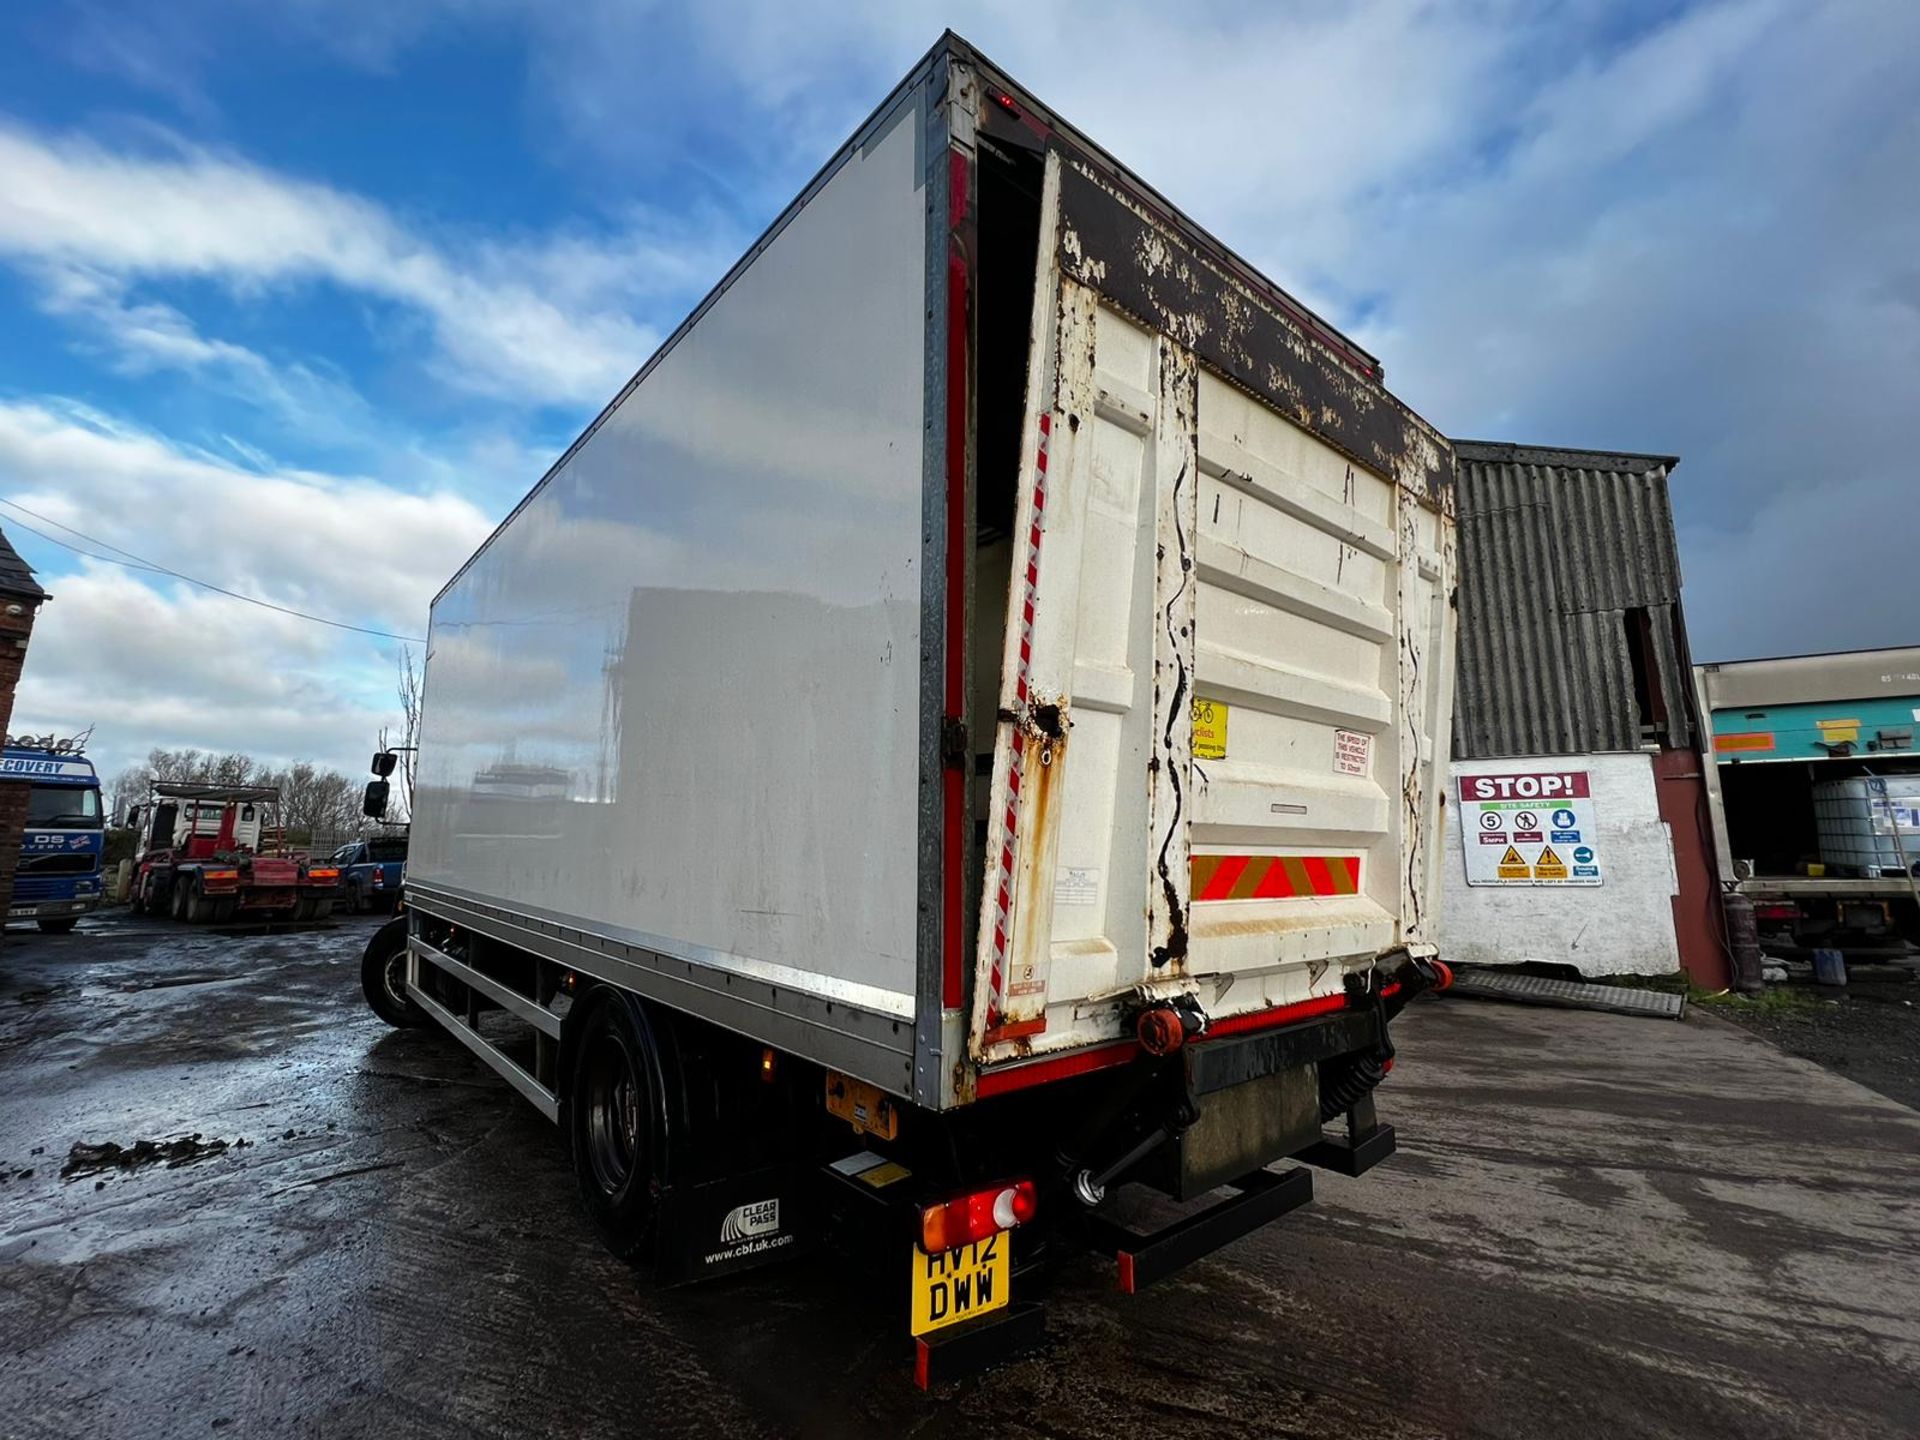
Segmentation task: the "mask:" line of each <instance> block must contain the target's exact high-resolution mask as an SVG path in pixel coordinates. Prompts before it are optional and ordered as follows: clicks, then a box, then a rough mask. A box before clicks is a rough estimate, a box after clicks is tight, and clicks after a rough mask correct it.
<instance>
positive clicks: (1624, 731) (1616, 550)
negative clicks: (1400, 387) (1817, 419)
mask: <svg viewBox="0 0 1920 1440" xmlns="http://www.w3.org/2000/svg"><path fill="white" fill-rule="evenodd" d="M1453 446H1454V452H1455V457H1456V460H1457V464H1458V469H1457V480H1456V483H1457V486H1458V499H1459V514H1460V666H1459V678H1458V683H1457V685H1456V688H1455V691H1454V716H1453V753H1454V755H1455V757H1456V758H1459V759H1469V760H1481V759H1494V758H1498V757H1501V756H1509V755H1578V754H1585V753H1588V752H1591V751H1604V750H1637V749H1639V748H1641V747H1642V746H1643V745H1648V744H1661V745H1670V746H1676V747H1678V746H1687V745H1691V744H1692V743H1693V730H1692V725H1691V724H1690V722H1689V719H1688V713H1689V712H1688V704H1687V699H1686V696H1687V690H1686V685H1687V676H1688V670H1687V661H1686V639H1685V628H1684V626H1683V624H1682V620H1681V610H1680V557H1679V551H1678V548H1677V546H1676V545H1675V542H1674V533H1673V507H1672V504H1671V502H1670V500H1669V498H1668V494H1667V475H1668V472H1669V471H1671V470H1672V469H1673V468H1674V466H1676V465H1678V464H1679V463H1680V462H1679V460H1678V459H1677V458H1676V457H1675V456H1671V455H1639V454H1630V453H1624V452H1619V451H1595V450H1563V449H1555V448H1551V447H1546V446H1533V445H1508V444H1497V443H1492V442H1487V441H1478V440H1456V441H1454V442H1453Z"/></svg>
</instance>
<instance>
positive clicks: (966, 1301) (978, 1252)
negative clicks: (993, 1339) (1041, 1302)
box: [913, 1234, 1013, 1335]
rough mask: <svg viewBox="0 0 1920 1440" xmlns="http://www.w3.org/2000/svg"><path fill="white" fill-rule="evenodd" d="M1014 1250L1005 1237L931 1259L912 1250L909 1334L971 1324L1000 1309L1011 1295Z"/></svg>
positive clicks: (931, 1256)
mask: <svg viewBox="0 0 1920 1440" xmlns="http://www.w3.org/2000/svg"><path fill="white" fill-rule="evenodd" d="M1011 1248H1012V1247H1011V1246H1010V1245H1009V1244H1008V1243H1007V1236H1006V1235H1005V1234H1000V1235H995V1236H993V1237H991V1238H990V1239H986V1240H981V1241H979V1242H977V1243H976V1244H973V1245H962V1246H961V1247H960V1248H959V1249H957V1250H944V1251H942V1252H941V1253H940V1254H938V1255H929V1254H927V1252H926V1251H924V1250H922V1249H921V1248H920V1247H919V1246H918V1245H916V1246H914V1247H913V1333H914V1334H916V1335H925V1334H926V1333H927V1332H928V1331H929V1330H938V1329H940V1328H941V1327H942V1326H946V1325H953V1324H957V1323H958V1322H960V1321H962V1320H971V1319H973V1317H974V1316H976V1315H985V1314H987V1313H988V1312H989V1311H992V1310H998V1309H1000V1308H1001V1307H1002V1306H1004V1305H1005V1304H1006V1303H1007V1301H1008V1299H1009V1298H1010V1297H1011V1295H1012V1290H1013V1280H1012V1276H1013V1267H1012V1265H1011V1263H1010V1262H1009V1260H1008V1252H1009V1250H1010V1249H1011Z"/></svg>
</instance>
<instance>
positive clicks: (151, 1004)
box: [0, 922, 1920, 1440]
mask: <svg viewBox="0 0 1920 1440" xmlns="http://www.w3.org/2000/svg"><path fill="white" fill-rule="evenodd" d="M368 928H370V922H349V923H347V924H344V925H342V926H341V927H340V928H338V929H337V930H334V931H332V932H330V933H320V934H308V935H301V936H286V937H258V938H220V937H210V936H204V935H197V934H193V935H190V934H187V933H183V932H182V931H180V930H178V929H174V928H171V927H168V926H165V925H159V924H148V925H144V926H135V925H130V924H124V923H118V924H106V925H98V926H91V925H90V926H88V927H85V928H83V930H82V931H81V932H79V933H77V934H75V935H73V936H71V937H64V938H55V937H42V936H39V935H36V934H33V933H32V932H27V933H25V934H22V933H20V932H10V934H9V935H8V937H7V944H6V947H5V948H4V950H0V1166H4V1168H5V1172H6V1175H7V1177H8V1178H7V1179H6V1181H5V1183H4V1184H0V1436H5V1437H40V1436H49V1437H51V1436H60V1437H66V1436H71V1435H80V1434H84V1435H90V1436H161V1435H165V1436H171V1435H181V1436H206V1435H315V1436H360V1435H366V1436H380V1437H383V1440H391V1437H405V1436H456V1435H458V1436H466V1435H482V1436H501V1437H506V1436H588V1435H595V1436H598V1435H615V1434H726V1435H818V1436H836V1437H837V1436H854V1435H874V1436H895V1435H903V1434H915V1435H920V1436H929V1437H944V1436H960V1435H991V1436H995V1437H1018V1436H1044V1437H1076V1436H1090V1437H1092V1436H1097V1437H1102V1440H1111V1437H1113V1436H1116V1435H1132V1434H1138V1433H1145V1432H1149V1431H1152V1430H1156V1429H1158V1430H1168V1429H1175V1430H1179V1431H1181V1432H1183V1433H1194V1434H1206V1435H1209V1436H1274V1435H1294V1436H1331V1437H1342V1436H1353V1437H1361V1436H1364V1437H1370V1440H1372V1437H1412V1436H1456V1435H1460V1436H1467V1435H1471V1436H1525V1437H1535V1436H1540V1435H1553V1436H1555V1437H1556V1440H1570V1437H1581V1436H1596V1437H1599V1436H1605V1437H1616V1436H1674V1437H1682V1436H1684V1437H1702V1436H1750V1437H1771V1436H1779V1437H1789V1436H1791V1437H1804V1436H1814V1435H1818V1436H1848V1437H1856V1436H1911V1435H1913V1434H1915V1433H1920V1115H1916V1114H1915V1113H1914V1112H1913V1111H1912V1110H1909V1109H1907V1108H1905V1107H1903V1106H1901V1105H1899V1104H1896V1103H1894V1102H1893V1101H1891V1100H1889V1099H1887V1098H1885V1097H1883V1096H1882V1095H1879V1094H1876V1093H1874V1092H1872V1091H1870V1090H1868V1089H1865V1088H1863V1087H1862V1086H1860V1085H1857V1084H1855V1083H1853V1082H1852V1081H1850V1080H1848V1079H1846V1078H1843V1077H1841V1076H1838V1075H1835V1074H1833V1073H1831V1072H1830V1071H1828V1070H1826V1069H1823V1068H1821V1067H1819V1066H1816V1065H1814V1064H1811V1063H1809V1062H1807V1061H1804V1060H1801V1059H1798V1058H1795V1057H1793V1056H1790V1055H1787V1054H1784V1053H1782V1052H1781V1051H1780V1050H1778V1049H1776V1048H1775V1047H1774V1046H1772V1045H1771V1044H1768V1043H1766V1042H1765V1041H1763V1040H1761V1039H1759V1038H1756V1037H1755V1036H1753V1035H1751V1034H1748V1033H1744V1032H1742V1031H1741V1030H1738V1029H1736V1028H1734V1027H1732V1026H1730V1025H1728V1024H1725V1023H1723V1022H1721V1021H1718V1020H1716V1019H1713V1018H1711V1017H1707V1016H1701V1017H1700V1018H1698V1019H1693V1020H1689V1021H1687V1022H1685V1023H1679V1024H1676V1023H1673V1022H1669V1021H1653V1020H1636V1019H1627V1018H1623V1017H1617V1016H1605V1015H1589V1014H1583V1013H1575V1012H1566V1011H1548V1010H1533V1009H1525V1008H1521V1007H1513V1006H1504V1005H1497V1004H1491V1003H1486V1002H1471V1001H1462V1000H1454V1001H1439V1002H1422V1003H1421V1004H1420V1005H1418V1006H1416V1007H1415V1008H1414V1009H1413V1010H1412V1011H1411V1012H1409V1014H1408V1015H1407V1017H1405V1020H1404V1021H1403V1023H1402V1025H1401V1027H1400V1035H1401V1063H1400V1065H1399V1067H1398V1069H1397V1070H1396V1071H1395V1073H1394V1075H1393V1077H1392V1079H1391V1080H1390V1082H1389V1084H1388V1086H1387V1088H1386V1090H1385V1091H1384V1092H1383V1095H1382V1108H1383V1111H1384V1112H1385V1114H1386V1116H1387V1118H1389V1119H1391V1120H1392V1121H1394V1122H1395V1123H1396V1124H1397V1125H1398V1126H1399V1127H1400V1135H1401V1139H1402V1149H1401V1153H1400V1154H1399V1155H1397V1156H1396V1157H1395V1158H1394V1159H1393V1160H1392V1161H1391V1162H1389V1163H1388V1164H1387V1165H1385V1166H1383V1167H1382V1168H1381V1169H1380V1170H1378V1171H1375V1172H1374V1173H1373V1174H1372V1175H1369V1176H1366V1177H1364V1178H1362V1179H1359V1180H1343V1179H1340V1178H1339V1177H1334V1176H1328V1175H1325V1174H1317V1175H1316V1176H1315V1186H1316V1194H1317V1198H1316V1201H1315V1203H1314V1204H1313V1205H1312V1206H1310V1207H1309V1208H1307V1209H1306V1210H1303V1211H1300V1212H1297V1213H1296V1214H1294V1215H1292V1216H1290V1217H1288V1218H1287V1219H1285V1220H1283V1221H1281V1222H1279V1223H1278V1224H1276V1225H1273V1226H1270V1227H1268V1228H1267V1229H1266V1230H1264V1231H1262V1232H1260V1233H1259V1234H1257V1235H1255V1236H1253V1237H1250V1238H1249V1239H1247V1240H1245V1241H1242V1242H1241V1243H1239V1244H1238V1245H1236V1246H1233V1247H1231V1248H1230V1249H1228V1250H1226V1251H1223V1252H1221V1253H1220V1254H1219V1255H1217V1256H1216V1257H1214V1258H1213V1259H1212V1260H1210V1261H1208V1262H1205V1263H1203V1264H1201V1265H1199V1266H1196V1267H1195V1268H1193V1269H1191V1270H1189V1271H1187V1272H1185V1273H1184V1274H1183V1275H1181V1276H1179V1277H1177V1278H1175V1279H1174V1280H1172V1281H1169V1282H1167V1283H1166V1284H1165V1285H1163V1286H1162V1287H1158V1288H1155V1289H1153V1290H1149V1291H1147V1292H1146V1293H1144V1294H1142V1295H1140V1296H1136V1297H1132V1298H1126V1297H1122V1296H1120V1295H1119V1294H1117V1293H1116V1292H1115V1289H1114V1285H1113V1276H1112V1270H1111V1266H1110V1265H1108V1264H1104V1263H1101V1262H1097V1261H1095V1260H1093V1259H1090V1258H1089V1259H1087V1260H1085V1261H1084V1262H1074V1263H1071V1264H1069V1265H1067V1266H1066V1267H1065V1269H1064V1272H1063V1273H1062V1274H1061V1275H1060V1276H1059V1277H1058V1279H1057V1280H1056V1282H1055V1284H1054V1286H1053V1289H1052V1291H1051V1294H1050V1300H1051V1306H1050V1326H1051V1330H1050V1342H1049V1345H1048V1347H1047V1348H1046V1349H1045V1350H1044V1351H1043V1352H1042V1353H1040V1354H1038V1355H1036V1356H1034V1357H1032V1358H1030V1359H1027V1360H1024V1361H1021V1362H1020V1363H1017V1364H1013V1365H1010V1366H1008V1367H1006V1368H1004V1369H1002V1370H1000V1371H997V1372H995V1373H992V1374H989V1375H987V1376H984V1377H981V1378H979V1379H977V1380H973V1381H969V1382H967V1383H964V1384H962V1385H959V1386H956V1387H951V1388H949V1389H947V1390H944V1391H942V1392H940V1393H937V1394H935V1395H932V1396H926V1395H922V1394H921V1393H919V1392H918V1391H916V1390H915V1389H914V1388H913V1386H912V1384H911V1378H910V1373H909V1370H908V1367H907V1366H906V1365H905V1363H904V1361H903V1355H902V1349H901V1346H900V1343H899V1339H898V1337H897V1336H896V1335H894V1334H893V1333H892V1332H891V1330H890V1328H889V1327H888V1326H887V1325H886V1324H884V1323H882V1322H881V1321H880V1320H879V1319H878V1318H877V1317H876V1315H875V1313H874V1312H875V1307H874V1306H873V1304H872V1303H871V1298H870V1297H869V1296H868V1295H866V1294H865V1293H864V1292H863V1291H862V1289H861V1288H860V1286H859V1285H858V1284H857V1283H855V1282H854V1281H853V1280H852V1279H850V1278H849V1277H848V1276H847V1275H846V1274H845V1273H843V1270H842V1268H841V1267H840V1266H838V1265H837V1264H836V1263H835V1262H834V1261H833V1260H832V1259H831V1258H830V1257H821V1258H815V1259H808V1260H804V1261H799V1262H796V1263H794V1264H793V1265H792V1266H791V1267H789V1268H786V1269H781V1270H777V1271H768V1272H762V1273H761V1274H760V1275H757V1276H747V1277H741V1278H739V1279H736V1280H733V1281H729V1282H722V1283H720V1284H718V1285H714V1286H711V1287H708V1288H703V1289H692V1290H685V1291H677V1292H670V1293H662V1292H659V1291H656V1290H654V1289H652V1288H650V1287H649V1286H648V1285H647V1283H646V1281H645V1279H644V1277H642V1276H640V1275H638V1274H636V1273H635V1272H633V1271H631V1270H629V1269H627V1268H625V1267H623V1266H621V1265H619V1264H617V1263H615V1262H613V1261H612V1260H610V1259H609V1258H608V1257H606V1256H605V1254H604V1253H603V1252H602V1251H601V1250H600V1249H599V1248H598V1247H597V1246H596V1244H595V1242H594V1241H593V1240H592V1239H591V1237H590V1236H589V1234H588V1232H587V1229H586V1226H585V1224H584V1223H583V1221H582V1219H581V1217H580V1215H579V1212H578V1210H577V1207H576V1204H575V1201H574V1197H573V1193H572V1178H571V1174H570V1171H569V1168H568V1163H567V1159H566V1156H565V1155H564V1153H563V1152H562V1149H561V1147H560V1145H559V1143H558V1139H557V1137H556V1136H555V1134H554V1133H553V1132H552V1131H551V1129H550V1128H549V1127H548V1126H547V1125H546V1123H545V1122H544V1121H542V1120H541V1119H540V1118H539V1117H538V1116H537V1115H535V1114H534V1113H533V1112H532V1111H531V1110H530V1109H529V1108H528V1107H527V1106H526V1105H525V1104H524V1103H522V1102H521V1101H519V1100H518V1099H517V1097H515V1096H513V1095H512V1094H511V1093H510V1092H509V1091H508V1090H507V1089H506V1087H505V1086H504V1085H503V1084H501V1083H500V1082H499V1081H497V1080H496V1079H495V1078H494V1077H493V1076H492V1075H491V1074H490V1073H489V1072H487V1071H485V1070H484V1069H483V1068H481V1067H480V1066H479V1064H478V1063H477V1062H475V1061H474V1060H472V1059H471V1058H470V1057H469V1056H468V1055H467V1054H466V1052H464V1051H463V1050H461V1049H459V1048H458V1047H457V1046H456V1045H455V1044H454V1043H453V1042H452V1041H450V1040H448V1039H445V1038H444V1037H440V1036H437V1035H436V1034H435V1033H433V1032H430V1031H429V1032H420V1031H410V1032H394V1031H389V1030H388V1029H386V1028H385V1027H384V1026H383V1025H381V1024H380V1023H379V1022H378V1021H377V1020H375V1019H374V1018H373V1017H372V1016H371V1015H370V1014H368V1013H366V1011H365V1009H364V1006H363V1004H362V1002H361V999H360V996H359V984H358V968H357V958H358V952H359V948H360V945H361V943H362V941H363V939H364V937H365V934H366V933H367V930H368ZM196 1134H197V1135H198V1136H199V1137H200V1139H199V1140H198V1141H197V1142H194V1145H193V1146H192V1147H190V1150H189V1151H187V1152H181V1153H179V1154H177V1155H172V1156H168V1157H161V1158H158V1159H152V1158H149V1159H148V1160H146V1161H145V1162H141V1163H131V1164H125V1165H123V1164H120V1163H119V1162H118V1161H117V1160H115V1159H113V1157H112V1156H110V1155H108V1157H107V1158H108V1159H109V1160H110V1161H111V1163H108V1164H105V1165H90V1166H89V1167H87V1171H88V1173H85V1174H78V1173H76V1174H73V1175H69V1176H67V1177H63V1176H62V1175H61V1173H60V1171H61V1168H62V1165H63V1162H64V1161H65V1160H66V1158H67V1157H68V1155H69V1152H70V1150H71V1147H72V1146H73V1145H75V1144H76V1143H78V1142H86V1143H88V1144H92V1145H106V1144H114V1145H118V1146H120V1147H121V1148H122V1151H123V1152H125V1151H126V1150H127V1149H128V1147H131V1146H132V1145H133V1143H134V1142H135V1141H137V1140H140V1139H153V1140H162V1141H171V1140H177V1139H180V1138H181V1137H192V1136H194V1135H196ZM242 1140H244V1141H246V1142H247V1143H246V1144H245V1145H241V1144H240V1143H239V1142H240V1141H242ZM215 1141H225V1142H227V1148H225V1149H224V1150H220V1151H217V1152H214V1153H203V1154H196V1153H191V1152H194V1151H209V1150H211V1147H212V1145H213V1143H214V1142H215ZM105 1154H107V1152H104V1151H94V1152H89V1155H90V1158H91V1159H92V1160H98V1159H99V1158H100V1157H101V1156H102V1155H105ZM175 1161H178V1163H174V1162H175Z"/></svg>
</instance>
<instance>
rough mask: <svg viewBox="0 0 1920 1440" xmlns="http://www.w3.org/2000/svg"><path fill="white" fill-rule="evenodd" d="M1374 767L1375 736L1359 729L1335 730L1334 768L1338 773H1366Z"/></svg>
mask: <svg viewBox="0 0 1920 1440" xmlns="http://www.w3.org/2000/svg"><path fill="white" fill-rule="evenodd" d="M1372 769H1373V737H1372V736H1371V735H1362V734H1361V733H1360V732H1359V731H1357V730H1336V731H1334V732H1333V770H1334V773H1335V774H1336V775H1365V774H1366V773H1367V772H1368V771H1370V770H1372Z"/></svg>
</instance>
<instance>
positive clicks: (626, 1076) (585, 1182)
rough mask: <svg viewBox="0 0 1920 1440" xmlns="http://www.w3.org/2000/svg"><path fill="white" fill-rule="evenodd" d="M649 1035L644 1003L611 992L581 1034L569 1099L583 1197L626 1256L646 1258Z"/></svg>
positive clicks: (651, 1171) (652, 1142)
mask: <svg viewBox="0 0 1920 1440" xmlns="http://www.w3.org/2000/svg"><path fill="white" fill-rule="evenodd" d="M652 1050H653V1042H652V1037H651V1036H650V1035H649V1034H648V1033H647V1028H646V1025H645V1021H644V1019H643V1018H642V1017H641V1015H640V1013H639V1007H638V1006H637V1005H635V1004H633V1003H631V1002H629V1001H628V1000H627V999H626V997H625V996H618V995H609V996H606V997H605V998H604V999H603V1000H602V1001H601V1003H599V1004H598V1005H596V1006H594V1008H593V1011H592V1013H591V1014H589V1015H588V1016H587V1018H586V1023H585V1025H584V1026H583V1027H582V1029H581V1031H580V1035H579V1039H578V1041H577V1048H576V1054H575V1059H574V1063H573V1072H572V1085H571V1087H570V1092H571V1093H570V1095H569V1101H568V1105H567V1112H568V1118H567V1129H568V1132H569V1139H570V1140H571V1141H572V1144H573V1171H574V1176H575V1178H576V1179H577V1180H578V1182H579V1185H580V1199H581V1203H582V1204H584V1205H585V1206H586V1209H587V1214H588V1216H589V1217H590V1218H591V1219H592V1221H593V1225H594V1228H595V1229H596V1230H598V1231H599V1232H600V1238H601V1239H602V1240H603V1241H605V1242H606V1246H607V1248H608V1249H609V1250H611V1251H612V1252H613V1253H614V1254H615V1255H617V1256H619V1257H620V1258H621V1259H622V1260H639V1259H642V1258H644V1256H645V1254H646V1252H647V1249H648V1247H649V1245H650V1244H651V1242H652V1240H653V1231H654V1220H655V1203H654V1190H655V1179H656V1166H657V1161H658V1158H659V1146H658V1144H657V1140H658V1131H657V1129H656V1127H655V1125H654V1115H655V1114H656V1112H657V1111H658V1109H659V1105H658V1103H657V1096H656V1092H655V1086H654V1084H653V1079H652V1076H653V1066H652V1065H651V1064H650V1063H649V1057H650V1055H651V1054H652Z"/></svg>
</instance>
